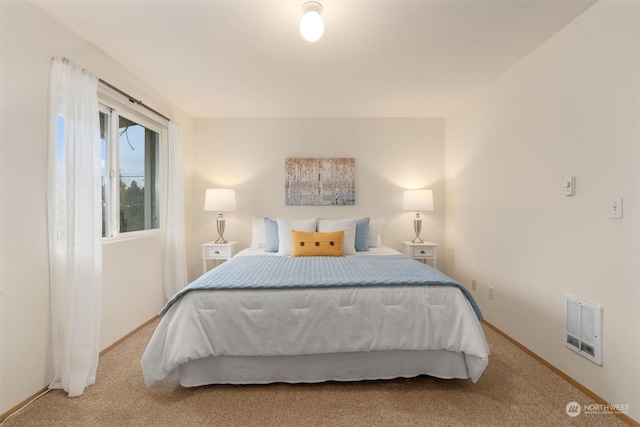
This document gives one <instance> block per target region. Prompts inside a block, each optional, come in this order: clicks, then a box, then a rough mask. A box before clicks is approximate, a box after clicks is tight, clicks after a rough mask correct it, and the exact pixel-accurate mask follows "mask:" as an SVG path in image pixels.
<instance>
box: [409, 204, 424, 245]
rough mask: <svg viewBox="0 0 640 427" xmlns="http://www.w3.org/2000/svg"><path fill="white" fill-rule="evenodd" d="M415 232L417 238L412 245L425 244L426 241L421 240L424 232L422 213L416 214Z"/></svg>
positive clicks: (414, 221)
mask: <svg viewBox="0 0 640 427" xmlns="http://www.w3.org/2000/svg"><path fill="white" fill-rule="evenodd" d="M413 231H414V232H415V233H416V238H415V239H413V240H412V241H411V243H424V240H422V239H421V238H420V232H421V231H422V218H420V212H416V217H415V218H414V219H413Z"/></svg>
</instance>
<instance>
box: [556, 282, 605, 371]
mask: <svg viewBox="0 0 640 427" xmlns="http://www.w3.org/2000/svg"><path fill="white" fill-rule="evenodd" d="M564 336H565V340H564V345H565V346H567V347H568V348H570V349H571V350H573V351H575V352H576V353H578V354H581V355H582V356H584V357H586V358H587V359H589V360H591V361H592V362H594V363H597V364H598V365H602V306H600V305H596V304H592V303H590V302H587V301H584V300H581V299H578V298H576V297H574V296H571V295H565V296H564Z"/></svg>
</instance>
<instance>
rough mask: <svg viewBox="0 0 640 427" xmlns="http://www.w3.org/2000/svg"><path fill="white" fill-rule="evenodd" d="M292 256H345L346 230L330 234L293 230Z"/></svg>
mask: <svg viewBox="0 0 640 427" xmlns="http://www.w3.org/2000/svg"><path fill="white" fill-rule="evenodd" d="M291 241H292V242H293V244H292V248H291V256H344V252H343V250H342V246H343V242H344V230H340V231H332V232H330V233H317V232H312V231H296V230H291Z"/></svg>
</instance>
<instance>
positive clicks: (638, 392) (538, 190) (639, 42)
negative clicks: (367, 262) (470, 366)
mask: <svg viewBox="0 0 640 427" xmlns="http://www.w3.org/2000/svg"><path fill="white" fill-rule="evenodd" d="M639 13H640V12H639V3H638V2H634V1H616V2H609V1H605V2H599V3H597V4H596V5H595V6H593V7H592V8H590V9H589V10H587V11H586V12H585V13H584V14H583V15H582V16H580V17H578V18H577V19H576V20H575V21H574V22H572V23H571V24H570V25H568V26H567V27H565V28H564V29H562V30H561V31H560V32H559V33H557V34H556V35H555V36H554V37H552V38H551V39H549V40H548V41H547V42H546V43H544V44H543V45H542V46H540V47H539V48H538V49H536V50H535V51H534V52H533V53H531V54H530V55H528V56H527V57H525V58H524V59H523V60H521V61H520V62H519V63H518V64H517V65H516V66H514V67H512V69H510V70H508V71H507V72H506V73H505V74H504V75H503V76H502V77H501V78H499V79H498V80H497V81H495V82H494V83H493V84H492V85H491V87H489V88H488V89H487V90H486V91H484V92H482V93H480V94H478V95H477V96H476V97H475V98H474V99H473V100H472V101H470V102H469V103H468V105H466V106H464V107H463V108H461V109H460V110H459V111H457V112H455V113H454V114H452V115H451V116H450V117H448V118H447V120H446V133H447V141H446V156H445V157H446V203H447V204H446V231H445V239H446V243H447V265H448V273H449V274H450V275H451V276H453V277H454V278H456V279H458V280H459V281H461V282H462V283H464V284H465V285H467V286H468V285H470V283H471V279H472V278H476V279H477V281H478V291H477V292H476V293H475V294H474V296H476V297H477V300H478V301H479V303H480V305H481V308H482V310H483V313H484V315H485V318H486V319H487V320H488V321H489V322H490V323H492V324H494V325H496V326H497V327H498V328H500V329H501V330H503V331H504V332H506V333H507V334H508V335H510V336H511V337H513V338H515V339H516V340H518V341H519V342H521V343H522V344H523V345H525V346H526V347H528V348H530V349H531V350H533V351H534V352H535V353H537V354H538V355H540V356H541V357H542V358H544V359H545V360H547V361H549V362H550V363H551V364H552V365H554V366H556V367H557V368H559V369H560V370H562V371H563V372H565V373H567V374H568V375H569V376H571V377H572V378H574V379H575V380H577V381H578V382H580V383H581V384H583V385H585V386H586V387H587V388H589V389H590V390H592V391H593V392H595V393H596V394H598V395H599V396H601V397H603V398H604V399H606V400H607V401H608V402H610V403H617V404H630V405H631V408H630V415H631V416H632V417H633V418H635V419H636V420H640V386H639V384H640V363H639V362H640V335H639V334H638V328H639V327H640V314H639V313H640V310H638V308H639V307H640V271H639V267H638V265H639V264H640V263H639V262H638V259H639V256H640V250H639V242H640V239H639V237H640V234H639V233H640V227H639V225H640V216H639V214H640V212H639V209H638V196H639V184H640V172H639V170H640V169H639V166H640V164H639V160H640V156H639V143H640V132H639V130H640V127H639V124H640V121H639V120H640V108H639V105H640V103H639V96H640V90H639V82H640V61H639V54H640V30H639V29H640V15H639ZM571 175H573V176H575V177H576V180H577V185H576V195H575V196H573V197H565V196H564V195H563V192H562V187H561V183H562V178H563V177H564V176H571ZM614 196H621V197H623V198H624V219H622V220H614V219H609V218H608V202H609V199H610V198H611V197H614ZM488 286H494V287H495V295H496V296H495V300H493V301H490V300H489V299H488ZM565 293H567V294H573V295H575V296H577V297H579V298H583V299H586V300H588V301H591V302H593V303H597V304H601V305H603V306H604V334H603V335H604V352H603V354H604V365H603V366H602V367H600V366H597V365H595V364H593V363H591V362H589V361H587V359H584V358H582V357H581V356H579V355H577V354H575V353H573V352H571V351H570V350H568V349H566V348H565V347H564V346H563V295H564V294H565ZM567 403H568V402H558V409H563V408H564V406H565V405H566V404H567ZM548 409H549V410H555V409H554V408H548Z"/></svg>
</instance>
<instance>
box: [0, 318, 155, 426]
mask: <svg viewBox="0 0 640 427" xmlns="http://www.w3.org/2000/svg"><path fill="white" fill-rule="evenodd" d="M159 317H160V316H154V317H153V318H151V319H149V320H147V321H146V322H144V323H143V324H142V325H140V326H138V327H137V328H135V329H134V330H133V331H131V332H129V333H128V334H127V335H125V336H124V337H122V338H120V339H119V340H118V341H116V342H114V343H113V344H111V345H110V346H108V347H106V348H105V349H104V350H102V351H101V352H100V356H102V355H104V354H105V353H108V352H109V351H110V350H111V349H113V348H114V347H116V346H117V345H118V344H120V343H122V342H123V341H124V340H126V339H127V338H129V337H130V336H132V335H133V334H135V333H136V332H138V331H140V330H141V329H142V328H144V327H146V326H148V325H149V324H151V323H153V322H155V321H156V320H158V318H159ZM47 390H49V387H44V388H42V389H41V390H39V391H37V392H35V393H34V394H32V395H31V396H29V397H28V398H26V399H25V400H23V401H22V402H20V403H18V404H17V405H16V406H14V407H13V408H11V409H9V410H8V411H7V412H5V413H4V414H0V423H2V422H4V420H6V419H7V418H9V417H10V416H11V415H13V414H15V413H16V412H18V411H20V410H21V409H22V408H24V407H25V406H27V405H28V404H29V403H31V401H33V400H34V399H36V398H37V397H38V396H40V395H42V394H43V393H44V392H46V391H47Z"/></svg>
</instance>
